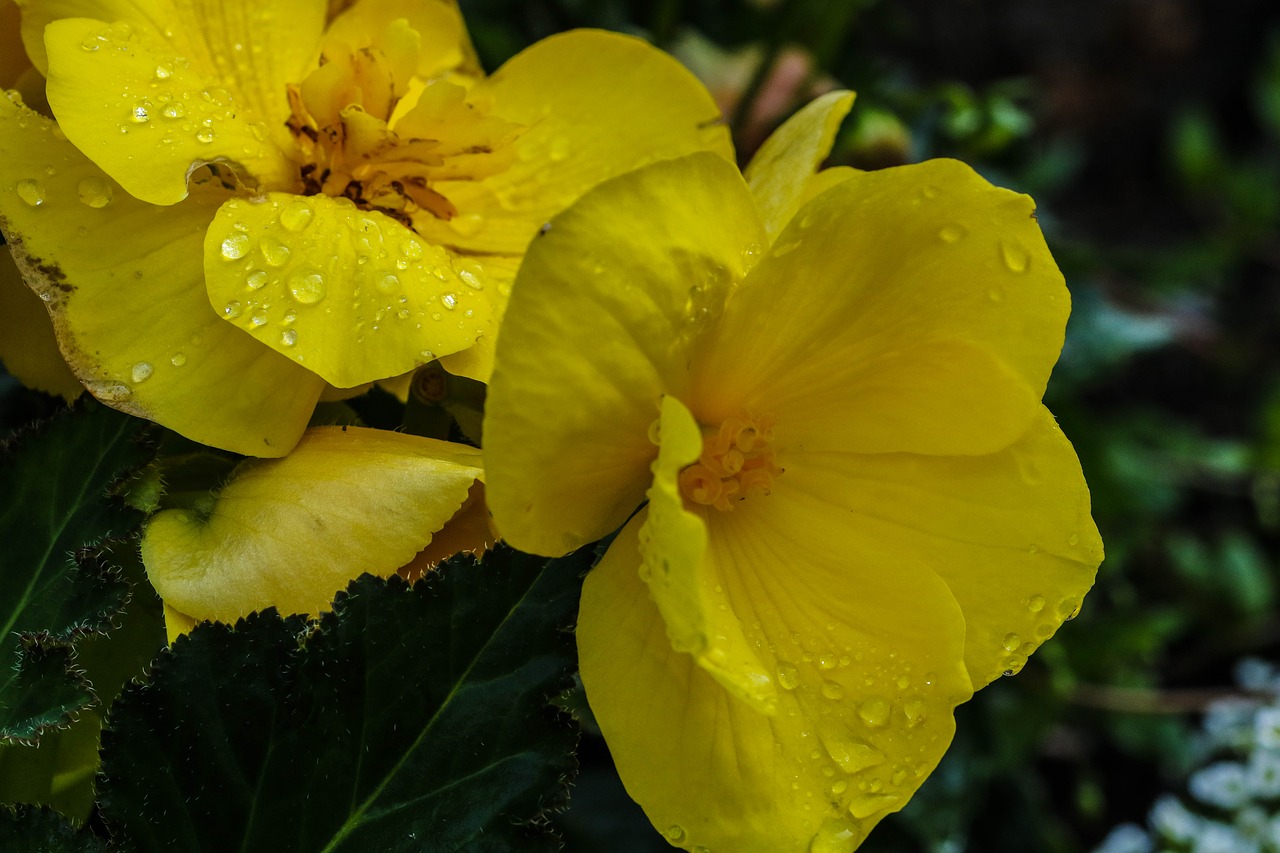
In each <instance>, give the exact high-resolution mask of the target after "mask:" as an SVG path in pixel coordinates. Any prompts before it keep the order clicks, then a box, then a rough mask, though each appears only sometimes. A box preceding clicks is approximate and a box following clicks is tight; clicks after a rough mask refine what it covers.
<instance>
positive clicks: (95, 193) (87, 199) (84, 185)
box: [77, 177, 112, 209]
mask: <svg viewBox="0 0 1280 853" xmlns="http://www.w3.org/2000/svg"><path fill="white" fill-rule="evenodd" d="M77 189H78V190H79V191H80V203H81V204H83V205H86V206H87V207H92V208H94V209H99V208H103V207H106V206H107V205H109V204H111V196H112V193H111V184H109V183H107V182H106V181H105V180H104V179H102V178H94V177H90V178H82V179H81V180H80V183H79V185H78V186H77Z"/></svg>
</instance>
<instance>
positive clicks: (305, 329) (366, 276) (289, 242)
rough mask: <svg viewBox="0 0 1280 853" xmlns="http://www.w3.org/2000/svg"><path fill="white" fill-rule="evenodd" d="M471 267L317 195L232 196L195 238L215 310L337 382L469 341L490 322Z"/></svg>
mask: <svg viewBox="0 0 1280 853" xmlns="http://www.w3.org/2000/svg"><path fill="white" fill-rule="evenodd" d="M473 269H474V264H473V262H471V261H467V260H459V259H455V258H451V257H450V255H449V254H448V253H447V252H446V251H445V250H444V249H442V248H440V247H439V246H434V245H432V244H430V243H428V242H426V241H424V240H423V239H422V238H421V237H419V236H417V235H416V234H414V233H413V232H412V231H410V230H409V229H408V228H406V227H405V226H403V225H401V224H400V223H399V222H396V221H395V220H394V219H391V218H390V217H388V216H386V215H385V214H382V213H379V212H376V211H362V210H359V209H357V208H356V206H355V205H354V204H352V203H351V202H350V201H349V200H347V199H345V198H336V199H335V198H330V197H329V196H324V195H317V196H308V197H302V196H295V195H290V194H288V193H268V194H267V196H266V198H265V199H264V200H262V201H257V200H255V201H245V200H243V199H231V200H229V201H227V202H226V203H225V204H223V205H222V207H221V208H220V209H219V210H218V215H217V217H216V219H215V220H214V222H213V224H212V225H210V226H209V231H208V235H207V236H206V238H205V243H204V272H205V279H206V284H207V286H208V289H209V300H210V302H212V304H213V306H214V308H215V309H217V310H219V311H221V312H222V314H223V316H224V317H225V318H226V319H228V320H229V321H231V322H232V323H233V324H234V325H236V326H237V327H239V328H241V329H243V330H244V331H246V332H248V333H249V334H250V335H252V336H253V337H254V338H256V339H257V340H259V341H261V342H262V343H264V344H266V345H267V346H268V347H271V348H272V349H274V350H276V351H277V352H279V353H281V354H282V355H284V356H287V357H289V358H291V359H293V360H294V361H296V362H297V363H298V364H301V365H304V366H305V367H306V368H307V369H308V370H311V371H312V372H314V373H316V374H318V375H320V376H322V377H323V378H324V379H325V380H326V381H328V382H330V383H331V384H333V385H337V386H339V387H351V386H354V385H359V384H361V383H364V382H372V381H373V380H375V379H384V378H387V377H390V376H396V375H398V374H401V373H404V372H406V371H408V370H412V369H413V368H414V367H416V366H417V365H419V364H423V363H425V362H428V361H431V360H432V359H434V358H436V357H437V356H439V355H444V354H447V353H451V352H456V351H458V350H460V349H463V348H464V347H467V346H469V345H470V344H471V343H472V342H473V341H474V340H475V339H476V336H477V335H478V334H479V333H480V331H481V330H482V329H484V328H486V327H487V324H488V319H489V302H488V300H487V299H486V298H485V296H484V294H483V293H482V292H481V291H479V290H477V289H476V287H475V285H476V284H478V283H479V282H478V280H477V279H476V275H475V273H474V271H473Z"/></svg>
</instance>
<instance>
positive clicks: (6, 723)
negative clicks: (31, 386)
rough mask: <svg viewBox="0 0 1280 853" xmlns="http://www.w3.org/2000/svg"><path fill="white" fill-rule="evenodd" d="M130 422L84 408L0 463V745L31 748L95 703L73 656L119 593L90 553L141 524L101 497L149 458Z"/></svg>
mask: <svg viewBox="0 0 1280 853" xmlns="http://www.w3.org/2000/svg"><path fill="white" fill-rule="evenodd" d="M140 432H141V429H140V422H139V421H137V420H136V419H134V418H130V417H128V416H126V415H122V414H120V413H118V412H114V411H112V410H110V409H106V408H104V407H102V406H99V405H97V404H95V403H85V404H82V405H81V406H80V407H79V408H78V409H77V410H76V411H75V412H74V413H68V414H62V415H59V416H57V417H55V418H54V419H53V420H52V421H51V422H49V423H48V424H46V425H45V426H44V427H43V428H42V429H41V430H39V431H38V432H35V433H32V434H27V435H23V436H20V437H19V438H18V439H17V440H15V441H14V442H12V443H11V444H10V446H9V447H8V448H6V452H5V458H4V459H3V461H2V462H0V530H5V531H6V532H7V536H6V542H5V547H4V548H3V549H2V550H0V577H3V578H4V579H5V583H4V584H3V590H4V591H3V593H0V620H3V625H0V629H2V630H0V658H3V659H4V660H5V661H7V663H6V664H5V665H4V666H3V668H0V740H5V741H22V740H31V739H33V738H36V737H38V736H39V735H40V733H41V732H42V731H44V730H45V729H47V728H49V727H57V726H62V725H65V724H67V723H69V722H70V720H71V719H72V716H73V715H74V714H75V713H76V712H77V711H79V710H81V709H83V708H86V707H88V706H90V705H91V704H93V703H94V702H95V698H96V697H95V695H94V692H93V688H92V685H91V684H90V683H89V682H88V681H87V680H86V679H85V678H84V676H83V673H82V672H81V671H80V670H79V669H78V668H77V667H76V665H75V664H74V662H73V661H74V645H75V643H76V641H77V640H78V639H79V638H80V637H82V636H85V635H90V634H100V633H104V632H106V631H108V630H109V629H110V628H111V625H112V620H113V619H114V618H115V617H116V616H117V615H118V614H119V613H120V611H121V609H122V608H123V607H124V605H125V603H126V602H127V601H128V598H129V585H128V584H127V583H126V582H125V581H123V580H122V579H121V578H120V577H119V575H118V572H117V567H116V566H114V565H112V563H111V562H110V561H109V560H108V559H106V558H105V555H104V552H102V551H101V550H100V547H101V546H102V545H103V544H104V543H105V542H107V541H108V540H109V539H111V538H112V537H121V536H128V535H129V534H131V533H132V532H133V531H134V530H135V529H136V528H137V526H138V524H139V523H140V521H141V518H142V517H141V515H140V514H139V513H137V512H136V511H134V510H132V509H129V508H127V507H125V506H124V503H123V501H122V500H121V499H119V498H118V497H115V496H113V495H112V494H111V492H112V490H113V489H114V488H116V487H118V486H120V485H121V483H122V480H123V479H124V478H126V477H128V476H129V475H130V474H131V473H132V472H133V471H135V470H137V469H138V468H139V467H140V466H142V465H143V464H145V462H146V461H147V459H148V458H149V456H150V454H151V450H150V449H149V447H148V446H147V445H146V444H145V443H144V442H143V441H142V439H141V436H140Z"/></svg>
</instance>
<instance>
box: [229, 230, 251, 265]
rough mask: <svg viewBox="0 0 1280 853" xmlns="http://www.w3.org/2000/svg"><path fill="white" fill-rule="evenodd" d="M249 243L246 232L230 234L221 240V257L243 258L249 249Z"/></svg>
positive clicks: (232, 259)
mask: <svg viewBox="0 0 1280 853" xmlns="http://www.w3.org/2000/svg"><path fill="white" fill-rule="evenodd" d="M250 243H251V241H250V240H249V235H248V234H232V235H231V236H230V237H227V238H226V239H225V240H223V241H222V257H224V258H226V259H227V260H228V261H234V260H238V259H240V258H243V257H244V256H245V253H247V252H248V251H249V249H250Z"/></svg>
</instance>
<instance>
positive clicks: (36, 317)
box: [0, 249, 84, 401]
mask: <svg viewBox="0 0 1280 853" xmlns="http://www.w3.org/2000/svg"><path fill="white" fill-rule="evenodd" d="M0 361H3V362H4V369H5V370H7V371H8V372H9V373H11V374H13V375H14V376H16V377H17V378H18V381H19V382H21V383H22V384H23V385H26V386H27V387H28V388H35V389H37V390H40V391H44V392H46V393H48V394H57V395H59V396H61V397H63V398H65V399H66V400H68V401H70V400H74V399H75V398H76V397H78V396H80V393H81V392H82V391H84V387H83V386H82V385H81V384H80V383H79V382H78V381H76V377H75V374H73V373H72V372H71V368H69V367H67V363H66V362H65V361H63V360H62V353H60V352H59V351H58V340H57V338H55V337H54V334H53V324H52V323H50V322H49V312H48V311H47V310H46V309H45V306H44V302H43V301H42V300H41V299H40V297H39V296H36V295H35V294H34V293H32V292H31V290H30V289H29V288H28V287H27V285H26V284H25V283H24V282H23V280H22V274H21V273H19V272H18V267H17V265H16V264H14V262H13V256H12V255H10V254H9V253H8V252H7V251H5V250H2V249H0Z"/></svg>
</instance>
